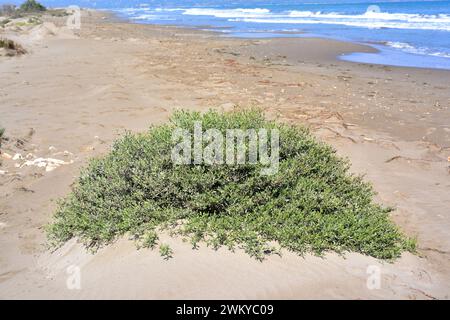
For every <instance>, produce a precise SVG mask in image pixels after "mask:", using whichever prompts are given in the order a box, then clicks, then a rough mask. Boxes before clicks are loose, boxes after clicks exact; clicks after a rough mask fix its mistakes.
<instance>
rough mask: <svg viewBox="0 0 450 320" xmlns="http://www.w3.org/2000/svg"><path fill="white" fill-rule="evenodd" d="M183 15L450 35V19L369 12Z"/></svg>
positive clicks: (187, 12) (206, 11)
mask: <svg viewBox="0 0 450 320" xmlns="http://www.w3.org/2000/svg"><path fill="white" fill-rule="evenodd" d="M183 14H184V15H193V16H212V17H216V18H226V19H228V20H229V21H241V22H248V23H275V24H335V25H347V26H353V27H362V28H372V29H380V28H391V29H419V30H441V31H450V15H448V14H436V15H422V14H409V13H388V12H377V11H367V12H365V13H362V14H355V15H350V14H344V13H339V12H330V13H322V12H320V11H318V12H312V11H298V10H292V11H287V12H281V13H274V12H271V11H270V10H268V9H261V8H254V9H239V8H238V9H211V8H191V9H185V10H184V12H183Z"/></svg>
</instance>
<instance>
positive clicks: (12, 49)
mask: <svg viewBox="0 0 450 320" xmlns="http://www.w3.org/2000/svg"><path fill="white" fill-rule="evenodd" d="M0 48H3V49H6V50H8V51H9V53H8V55H15V54H16V55H21V54H25V53H27V51H26V50H25V49H24V48H23V47H22V46H21V45H20V44H18V43H17V42H14V41H12V40H10V39H6V38H0Z"/></svg>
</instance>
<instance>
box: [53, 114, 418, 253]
mask: <svg viewBox="0 0 450 320" xmlns="http://www.w3.org/2000/svg"><path fill="white" fill-rule="evenodd" d="M195 121H202V126H203V129H204V130H207V129H210V128H217V129H219V130H221V131H222V132H224V131H225V130H226V129H235V128H240V129H249V128H252V129H259V128H267V129H278V130H279V133H280V164H279V171H278V173H276V174H274V175H269V176H263V175H261V174H260V169H261V167H262V166H261V165H260V164H258V165H250V164H247V165H234V166H230V165H213V166H208V165H204V164H203V165H194V164H192V165H175V164H173V162H172V160H171V150H172V147H173V145H174V143H173V141H172V132H173V129H174V128H175V127H178V128H184V129H187V130H189V131H190V132H193V127H194V122H195ZM348 170H349V163H348V162H347V161H346V160H344V159H341V158H339V157H338V156H336V154H335V151H334V150H333V149H332V148H331V147H330V146H328V145H326V144H324V143H321V142H318V141H317V140H316V139H315V138H314V137H313V136H312V135H311V134H310V133H309V132H308V130H307V129H305V128H303V127H297V126H290V125H285V124H278V123H276V122H273V121H267V120H265V119H264V117H263V115H262V113H261V112H260V111H259V110H243V111H235V112H231V113H224V114H222V113H218V112H216V111H209V112H207V113H205V114H203V115H201V114H199V113H195V112H187V111H180V112H177V113H175V114H174V115H173V117H172V118H171V121H170V123H169V124H166V125H163V126H159V127H152V128H150V130H149V131H148V132H146V133H142V134H130V133H128V134H126V135H125V136H124V137H122V138H121V139H120V140H118V141H117V142H115V144H114V145H113V147H112V151H111V152H110V153H109V154H108V155H106V156H105V157H103V158H98V159H93V160H92V161H91V162H90V164H89V165H88V166H87V168H85V169H84V170H83V171H82V173H81V176H80V177H79V179H78V181H77V183H76V184H75V186H74V188H73V191H72V193H71V194H70V195H69V196H68V197H67V198H66V199H64V200H63V201H61V202H60V205H59V208H58V210H57V212H56V215H55V217H54V222H53V223H52V224H50V225H49V226H48V227H47V230H48V235H49V240H50V243H51V244H53V245H60V244H62V243H64V242H65V241H67V240H69V239H70V238H72V237H78V238H79V240H80V241H82V242H83V243H84V244H85V245H86V246H87V247H90V248H94V249H95V248H97V247H99V246H101V245H104V244H107V243H110V242H111V241H113V240H115V239H116V238H117V237H119V236H122V235H124V234H126V233H129V234H131V235H133V236H134V237H135V238H136V239H137V241H138V242H139V241H140V242H141V243H142V245H143V246H147V247H154V246H155V244H156V243H157V241H158V232H160V231H161V230H169V231H170V233H171V234H172V235H181V236H183V237H185V238H186V239H187V240H190V242H191V243H192V245H193V247H196V246H197V244H198V243H199V242H200V241H204V242H206V243H207V244H208V245H209V246H212V247H213V248H215V249H217V248H219V247H220V246H227V247H228V248H229V249H230V250H233V249H234V248H236V247H239V248H242V249H244V250H245V251H246V252H247V253H248V254H249V255H251V256H253V257H255V258H257V259H263V258H264V256H265V255H266V254H270V253H277V252H278V250H279V249H280V248H285V249H288V250H291V251H294V252H296V253H298V254H303V253H306V252H313V253H315V254H319V255H320V254H323V253H324V252H326V251H330V250H332V251H336V252H345V251H355V252H360V253H362V254H366V255H371V256H373V257H377V258H383V259H392V258H395V257H398V256H399V255H400V254H401V252H402V251H404V250H408V249H410V250H413V248H414V245H411V241H410V239H407V238H406V237H404V236H403V235H402V234H401V232H400V231H399V230H398V228H397V227H396V226H395V225H394V224H393V223H392V222H391V220H390V218H389V212H390V209H388V208H383V207H381V206H380V205H378V204H376V203H374V202H373V195H374V192H373V190H372V187H371V186H370V185H369V184H368V183H366V182H364V181H363V179H362V178H361V177H360V176H355V175H352V174H350V173H349V171H348ZM160 250H162V249H161V248H160ZM164 252H166V249H164ZM166 253H167V252H166Z"/></svg>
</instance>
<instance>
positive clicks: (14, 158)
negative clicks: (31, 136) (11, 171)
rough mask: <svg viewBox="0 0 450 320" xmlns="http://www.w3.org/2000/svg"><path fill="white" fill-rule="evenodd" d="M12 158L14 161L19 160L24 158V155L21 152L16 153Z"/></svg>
mask: <svg viewBox="0 0 450 320" xmlns="http://www.w3.org/2000/svg"><path fill="white" fill-rule="evenodd" d="M12 159H13V160H14V161H17V160H22V159H23V157H22V155H21V154H20V153H16V154H15V155H14V157H12Z"/></svg>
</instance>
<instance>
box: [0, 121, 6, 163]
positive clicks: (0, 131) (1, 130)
mask: <svg viewBox="0 0 450 320" xmlns="http://www.w3.org/2000/svg"><path fill="white" fill-rule="evenodd" d="M4 135H5V128H2V127H0V154H1V153H2V142H3V136H4ZM1 165H2V159H1V158H0V166H1Z"/></svg>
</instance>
